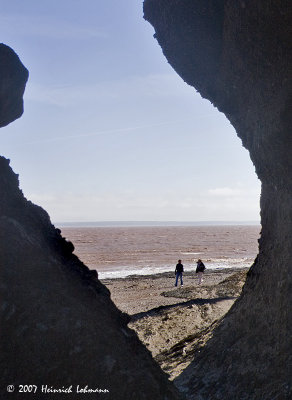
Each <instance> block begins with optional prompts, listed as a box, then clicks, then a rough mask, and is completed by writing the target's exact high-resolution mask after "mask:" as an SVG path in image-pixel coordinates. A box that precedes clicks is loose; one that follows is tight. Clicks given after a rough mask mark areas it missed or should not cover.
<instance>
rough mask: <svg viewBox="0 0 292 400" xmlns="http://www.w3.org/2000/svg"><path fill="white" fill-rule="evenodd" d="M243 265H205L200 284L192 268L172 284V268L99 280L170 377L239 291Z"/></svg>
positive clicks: (184, 364) (184, 363) (208, 334)
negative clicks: (180, 281)
mask: <svg viewBox="0 0 292 400" xmlns="http://www.w3.org/2000/svg"><path fill="white" fill-rule="evenodd" d="M247 271H248V269H247V268H226V269H222V270H209V271H208V270H207V271H206V273H205V274H204V279H203V282H202V284H201V285H199V284H198V279H197V276H196V274H195V272H194V271H191V272H186V273H185V274H184V286H183V287H180V286H178V287H175V286H174V283H175V276H174V272H173V273H162V274H154V275H147V276H130V277H128V278H126V279H104V280H102V283H103V284H104V285H106V286H107V287H108V289H109V290H110V292H111V298H112V300H113V301H114V303H115V304H116V305H117V307H118V308H119V309H120V310H121V311H123V312H125V313H127V314H129V316H130V322H129V327H130V328H132V329H134V330H135V331H136V332H137V334H138V336H139V338H140V340H141V341H142V342H143V343H144V344H145V345H146V347H147V348H148V349H149V350H150V351H151V353H152V355H153V357H154V358H155V359H156V361H157V362H158V363H159V364H160V365H161V367H162V369H163V370H164V371H165V372H167V373H168V374H169V375H170V379H174V378H175V377H176V376H178V375H179V374H180V372H182V370H183V369H184V368H186V367H187V366H188V364H189V363H190V362H191V360H192V358H193V355H194V352H196V351H199V350H200V348H201V347H202V346H203V345H204V344H205V342H206V341H207V340H208V339H209V338H210V337H211V336H212V331H213V329H214V328H215V327H216V326H217V325H218V324H219V323H220V320H221V318H222V317H223V316H224V315H225V314H226V312H227V311H228V310H229V309H230V307H231V306H232V305H233V303H234V301H236V299H237V298H238V296H239V295H240V293H241V290H242V286H243V284H244V282H245V278H246V273H247Z"/></svg>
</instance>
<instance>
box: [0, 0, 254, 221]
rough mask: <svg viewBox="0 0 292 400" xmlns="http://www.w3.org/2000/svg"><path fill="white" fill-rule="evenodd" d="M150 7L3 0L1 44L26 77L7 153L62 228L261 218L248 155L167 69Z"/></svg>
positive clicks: (0, 134)
mask: <svg viewBox="0 0 292 400" xmlns="http://www.w3.org/2000/svg"><path fill="white" fill-rule="evenodd" d="M142 3H143V2H142V0H123V1H121V0H107V1H96V0H82V1H81V0H62V1H60V0H50V1H48V0H45V1H41V2H40V1H39V0H26V1H25V2H24V1H22V0H14V1H9V2H8V1H7V2H3V4H2V5H1V16H0V27H1V41H2V42H3V43H5V44H6V45H8V46H10V47H12V48H13V49H14V51H15V52H16V53H17V54H18V55H19V57H20V59H21V61H22V62H23V64H24V65H25V66H26V68H27V69H28V70H29V74H30V76H29V80H28V83H27V86H26V91H25V95H24V114H23V116H22V117H21V118H20V119H18V120H17V121H15V122H13V123H12V124H10V125H9V126H7V127H5V128H2V129H1V130H0V154H1V155H3V156H5V157H7V158H9V159H10V160H11V166H12V168H13V170H14V171H15V172H16V173H18V174H19V179H20V187H21V189H22V191H23V193H24V195H25V197H26V198H28V199H29V200H31V201H33V202H34V203H36V204H38V205H40V206H42V207H43V208H44V209H45V210H46V211H47V212H48V213H49V215H50V217H51V220H52V221H53V222H55V223H57V222H69V221H85V222H86V221H135V220H139V221H259V197H260V182H259V180H258V179H257V177H256V174H255V171H254V166H253V165H252V162H251V161H250V158H249V155H248V152H247V150H245V149H244V148H243V147H242V144H241V140H240V139H239V138H238V137H237V135H236V132H235V130H234V128H233V127H232V126H231V124H230V123H229V121H228V120H227V119H226V117H225V116H224V115H223V114H222V113H220V112H219V111H218V110H217V109H216V108H214V107H213V106H212V104H211V103H210V102H209V101H207V100H204V99H202V98H201V96H200V95H199V93H197V92H196V90H195V89H194V88H192V87H190V86H188V85H187V84H186V83H185V82H183V80H182V79H181V78H180V77H179V76H178V75H177V74H176V73H175V71H174V70H173V69H172V67H171V66H170V65H169V64H168V63H167V60H166V59H165V57H164V55H163V53H162V51H161V48H160V47H159V45H158V43H157V42H156V40H155V39H154V38H153V34H154V30H153V28H152V26H151V25H150V24H149V23H148V22H146V21H145V20H144V19H143V9H142V8H143V4H142Z"/></svg>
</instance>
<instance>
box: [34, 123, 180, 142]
mask: <svg viewBox="0 0 292 400" xmlns="http://www.w3.org/2000/svg"><path fill="white" fill-rule="evenodd" d="M181 122H182V121H165V122H160V123H157V124H149V125H140V126H132V127H128V128H120V129H107V130H102V131H97V132H90V133H82V134H77V135H67V136H59V137H58V136H57V137H53V138H48V139H40V140H34V141H31V142H29V143H30V144H34V143H50V142H58V141H62V140H68V139H80V138H86V137H90V136H103V135H110V134H122V133H124V134H127V133H131V132H134V131H138V130H142V129H149V128H155V127H159V126H164V125H172V124H176V123H181Z"/></svg>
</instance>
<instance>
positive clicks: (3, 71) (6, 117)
mask: <svg viewBox="0 0 292 400" xmlns="http://www.w3.org/2000/svg"><path fill="white" fill-rule="evenodd" d="M27 78H28V71H27V69H26V68H25V67H24V66H23V65H22V63H21V61H20V60H19V58H18V56H17V55H16V54H15V53H14V51H13V50H12V49H11V48H10V47H8V46H6V45H5V44H3V43H0V127H3V126H5V125H8V124H9V123H10V122H12V121H14V120H15V119H17V118H19V117H21V115H22V113H23V99H22V96H23V93H24V89H25V84H26V81H27Z"/></svg>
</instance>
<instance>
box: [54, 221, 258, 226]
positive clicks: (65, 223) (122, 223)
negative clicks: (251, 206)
mask: <svg viewBox="0 0 292 400" xmlns="http://www.w3.org/2000/svg"><path fill="white" fill-rule="evenodd" d="M52 223H53V224H54V225H57V226H63V227H66V226H71V227H73V226H80V227H93V226H96V227H101V226H137V225H141V226H145V225H146V226H147V225H148V226H153V225H162V226H163V225H167V226H186V225H189V226H194V225H195V226H205V225H209V226H212V225H259V226H260V225H261V221H260V220H244V221H238V220H232V221H226V220H220V221H214V220H204V221H181V220H99V221H57V222H56V221H54V222H52Z"/></svg>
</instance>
